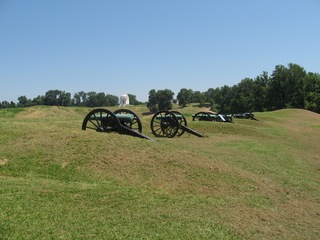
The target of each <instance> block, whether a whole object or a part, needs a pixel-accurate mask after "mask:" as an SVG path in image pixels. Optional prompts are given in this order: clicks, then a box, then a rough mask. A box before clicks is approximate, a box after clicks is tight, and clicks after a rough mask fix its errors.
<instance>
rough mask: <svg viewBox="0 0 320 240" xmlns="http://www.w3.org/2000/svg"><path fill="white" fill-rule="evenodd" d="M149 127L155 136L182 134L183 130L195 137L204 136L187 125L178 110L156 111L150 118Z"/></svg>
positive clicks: (168, 136) (170, 136)
mask: <svg viewBox="0 0 320 240" xmlns="http://www.w3.org/2000/svg"><path fill="white" fill-rule="evenodd" d="M150 128H151V131H152V133H153V134H154V135H155V136H156V137H167V138H172V137H175V136H182V135H183V134H184V133H185V132H187V133H190V134H192V135H195V136H197V137H204V135H203V134H201V133H198V132H196V131H195V130H193V129H191V128H189V127H187V120H186V118H185V117H184V116H183V114H181V113H180V112H178V111H159V112H157V113H156V114H154V115H153V117H152V119H151V123H150Z"/></svg>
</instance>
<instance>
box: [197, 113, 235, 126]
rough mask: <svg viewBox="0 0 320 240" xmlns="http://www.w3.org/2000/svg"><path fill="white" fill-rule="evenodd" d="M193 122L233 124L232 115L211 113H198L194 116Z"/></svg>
mask: <svg viewBox="0 0 320 240" xmlns="http://www.w3.org/2000/svg"><path fill="white" fill-rule="evenodd" d="M192 121H214V122H229V123H232V115H231V114H216V113H211V112H198V113H196V114H193V115H192Z"/></svg>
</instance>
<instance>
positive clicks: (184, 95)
mask: <svg viewBox="0 0 320 240" xmlns="http://www.w3.org/2000/svg"><path fill="white" fill-rule="evenodd" d="M192 96H193V91H192V89H186V88H182V89H181V90H180V92H179V93H178V95H177V99H178V101H179V106H182V107H186V106H187V105H188V104H190V102H191V99H192Z"/></svg>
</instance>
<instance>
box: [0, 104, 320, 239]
mask: <svg viewBox="0 0 320 240" xmlns="http://www.w3.org/2000/svg"><path fill="white" fill-rule="evenodd" d="M108 109H109V110H112V111H113V110H116V109H117V108H116V107H113V108H108ZM128 109H130V110H133V111H134V112H136V113H137V114H138V116H139V117H140V118H141V121H142V124H143V133H144V134H146V135H148V136H150V137H153V138H154V136H153V135H152V134H151V133H150V127H149V124H150V120H151V118H152V115H150V114H149V113H148V109H147V108H146V107H145V106H129V107H128ZM176 110H179V111H180V112H182V113H183V114H184V115H185V117H186V118H187V121H188V126H189V127H191V128H193V129H195V130H196V131H198V132H201V133H203V134H205V135H206V137H205V138H198V137H196V136H193V135H189V134H187V133H185V134H184V135H183V136H181V137H175V138H172V139H162V138H161V139H160V140H159V141H158V142H153V141H148V140H145V139H140V138H136V137H131V136H126V135H119V134H115V133H111V134H106V133H98V132H94V131H82V130H81V124H82V121H83V119H84V117H85V116H86V114H87V113H88V112H89V111H90V109H88V108H71V107H70V108H64V107H43V106H41V107H32V108H26V109H4V110H0V203H1V204H0V239H58V238H59V239H318V237H319V236H320V227H319V226H320V177H319V174H320V148H319V139H320V115H319V114H315V113H312V112H309V111H305V110H298V109H287V110H279V111H274V112H264V113H255V117H256V118H257V119H258V120H259V121H253V120H246V119H235V120H234V122H235V123H234V124H230V123H218V122H193V121H192V120H191V115H192V114H194V113H196V112H198V111H202V110H204V109H201V108H198V107H196V106H190V107H187V108H184V109H178V108H176Z"/></svg>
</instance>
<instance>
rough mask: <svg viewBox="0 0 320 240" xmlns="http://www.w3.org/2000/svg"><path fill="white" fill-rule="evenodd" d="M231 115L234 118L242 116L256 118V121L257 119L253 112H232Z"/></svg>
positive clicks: (243, 117)
mask: <svg viewBox="0 0 320 240" xmlns="http://www.w3.org/2000/svg"><path fill="white" fill-rule="evenodd" d="M232 116H233V117H234V118H242V119H252V120H256V121H259V120H258V119H256V118H255V117H254V114H253V113H251V112H250V113H235V114H232Z"/></svg>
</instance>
